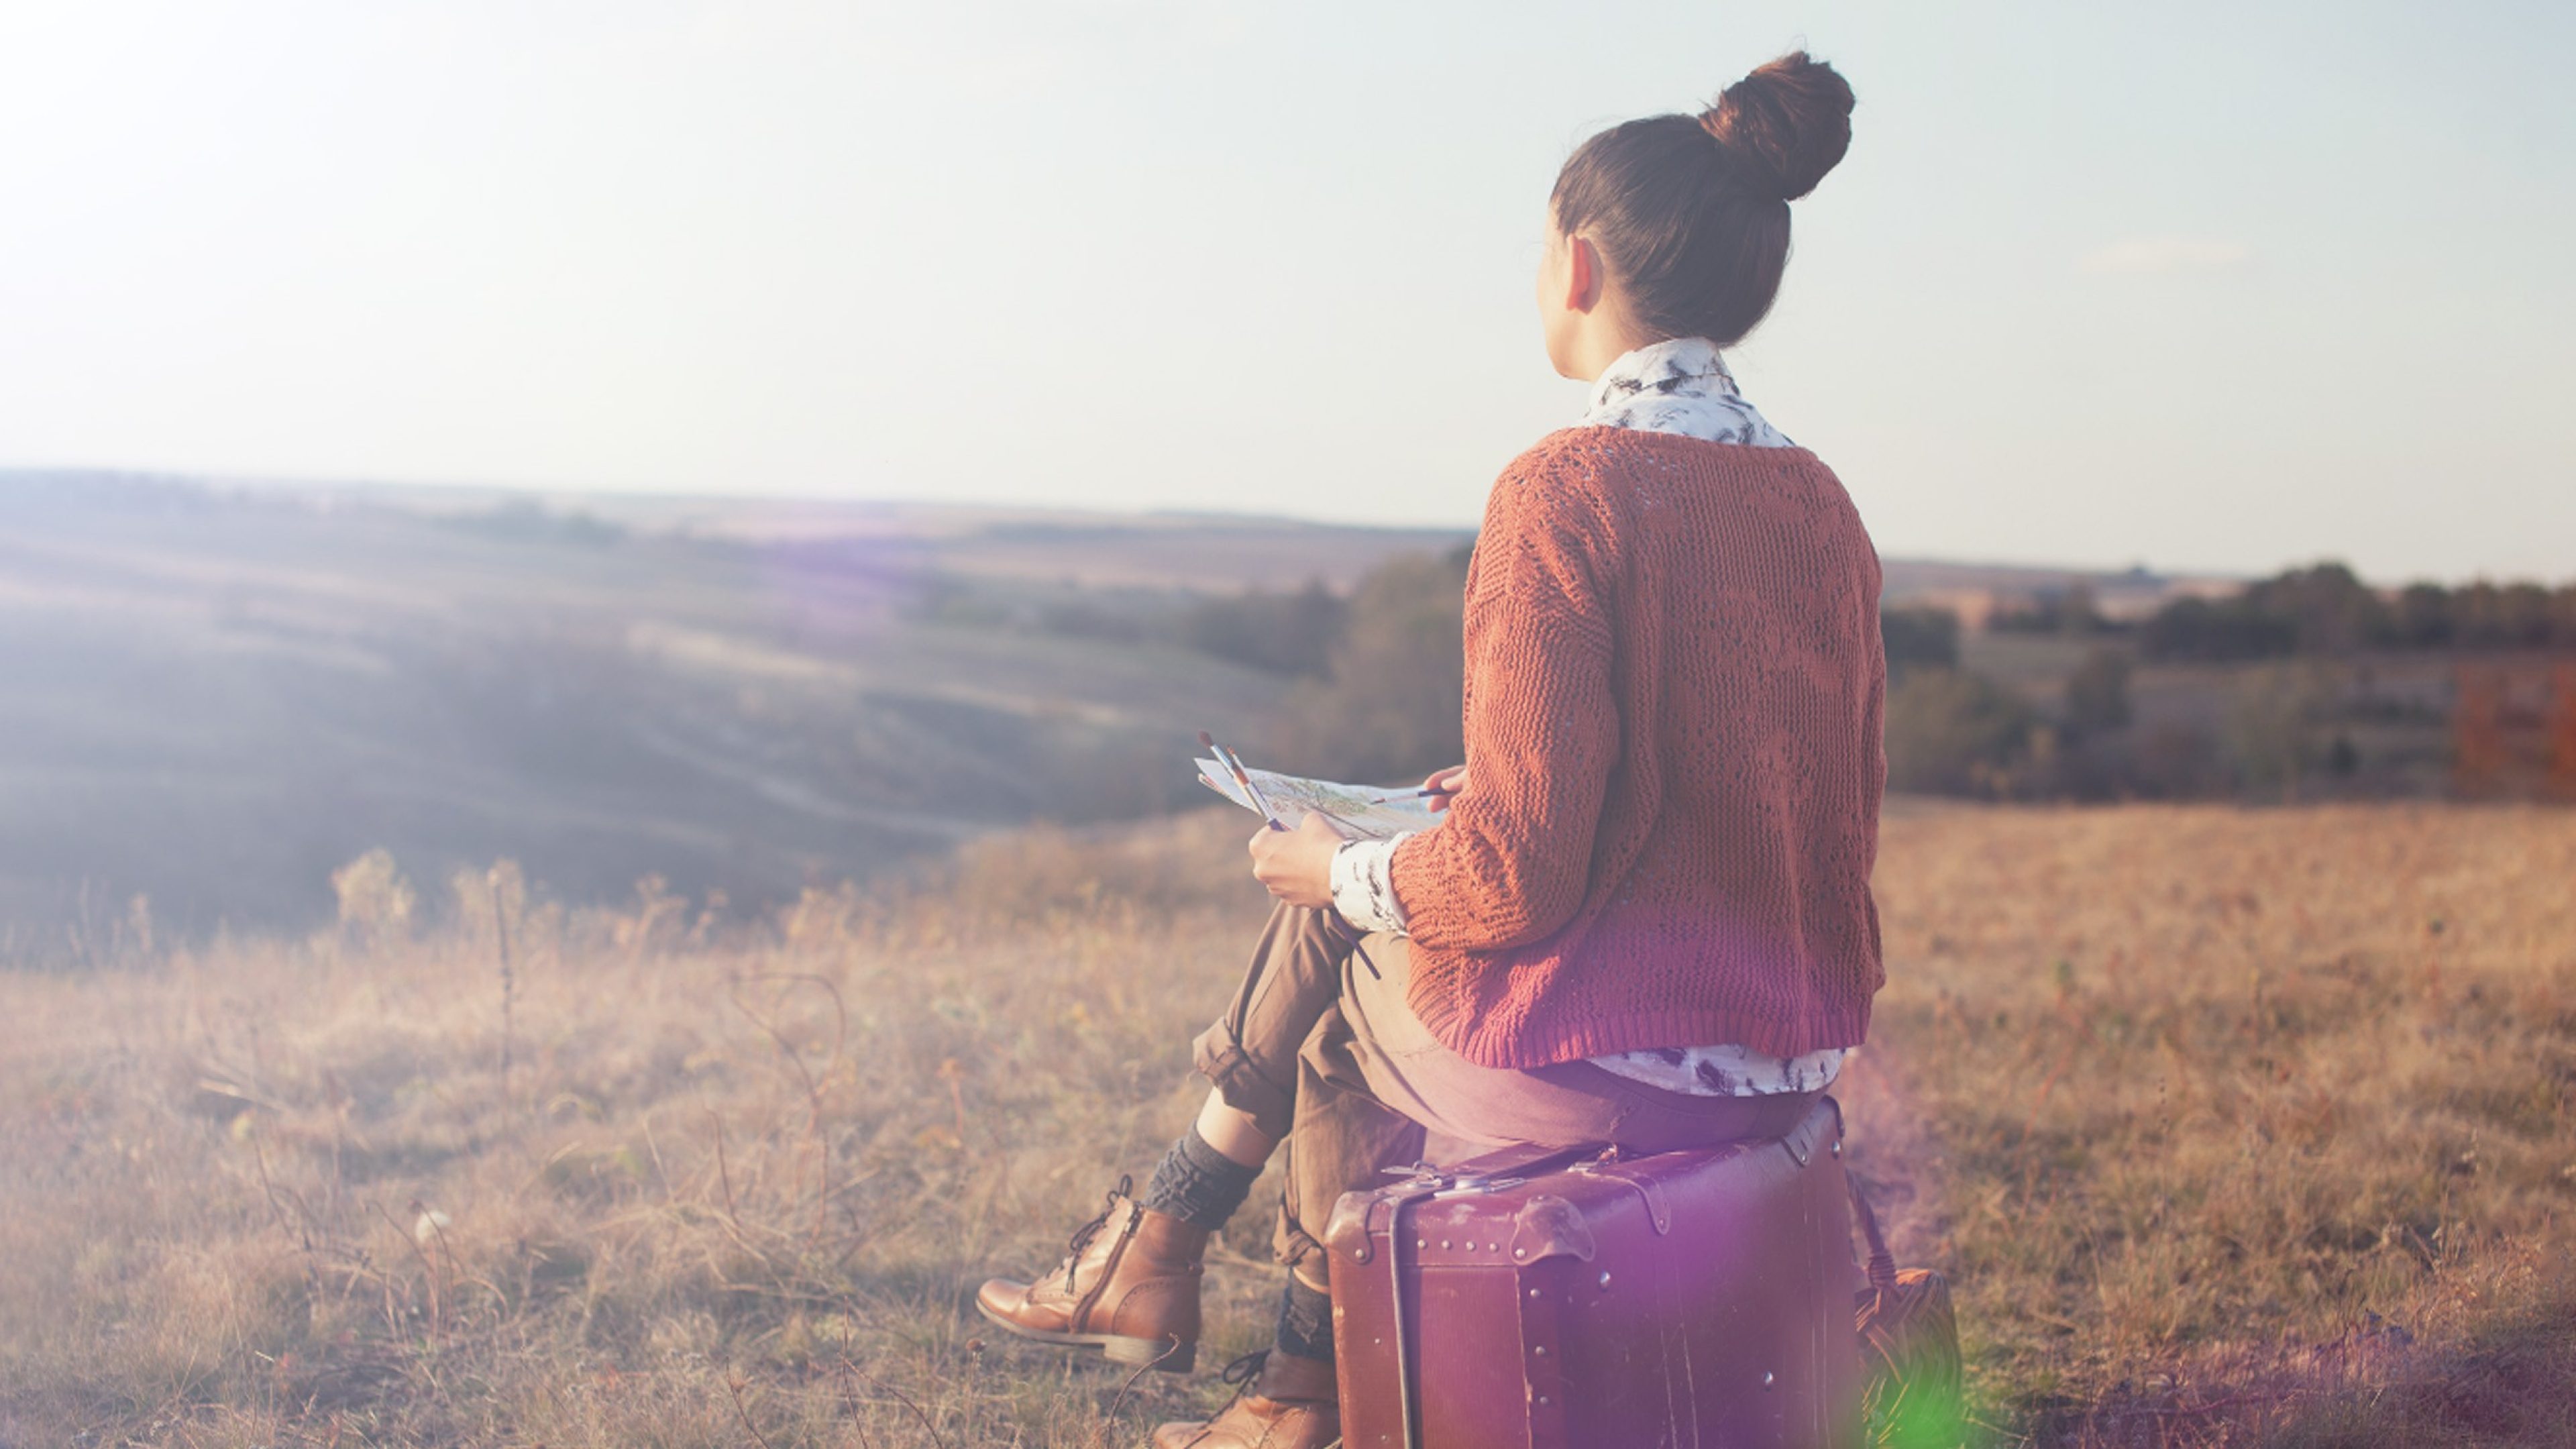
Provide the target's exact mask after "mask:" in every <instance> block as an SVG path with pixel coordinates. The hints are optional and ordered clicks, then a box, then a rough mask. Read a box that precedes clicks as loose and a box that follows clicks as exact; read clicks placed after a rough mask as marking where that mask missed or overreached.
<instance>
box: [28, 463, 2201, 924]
mask: <svg viewBox="0 0 2576 1449" xmlns="http://www.w3.org/2000/svg"><path fill="white" fill-rule="evenodd" d="M1468 538H1469V534H1468V533H1467V532H1465V531H1463V530H1438V529H1372V528H1359V527H1348V526H1334V525H1321V524H1311V523H1300V522H1295V521H1291V520H1285V519H1272V518H1251V517H1236V516H1226V515H1183V514H1151V515H1113V514H1085V513H1078V512H1071V511H1046V510H1028V509H978V508H963V507H953V506H945V505H933V504H904V503H858V502H853V503H834V502H811V501H802V502H770V501H758V500H737V499H673V498H649V497H596V496H587V495H585V496H582V497H578V498H549V497H544V496H540V495H526V494H513V493H507V492H498V491H491V490H462V489H459V490H448V489H427V488H371V487H354V486H353V487H313V486H285V485H259V484H210V483H205V482H199V481H193V480H187V479H165V478H148V477H132V476H119V475H105V474H94V473H44V472H18V473H0V670H5V671H6V677H7V679H8V680H9V687H8V688H7V689H6V690H5V691H0V949H15V950H20V951H36V952H39V953H42V952H49V951H52V950H54V949H55V948H56V947H57V946H59V945H60V943H61V942H62V941H63V940H65V939H66V934H65V931H64V927H65V925H66V923H78V922H87V923H88V925H87V927H86V928H85V929H86V930H87V931H88V933H89V936H90V937H91V938H95V937H96V935H97V934H98V932H99V931H101V930H104V929H107V928H109V926H111V925H112V924H113V923H114V922H116V921H119V920H122V919H123V918H124V917H125V915H126V913H127V911H128V909H129V904H130V902H131V900H132V898H133V897H134V896H136V895H142V896H146V897H148V898H149V901H150V909H151V911H152V913H153V914H154V916H155V917H156V918H157V920H158V921H159V923H160V926H161V928H162V929H163V930H165V931H166V930H170V929H174V928H175V929H180V930H196V931H201V930H206V929H211V928H212V927H214V926H215V925H217V924H218V923H221V922H225V921H230V922H233V923H236V924H276V923H285V922H295V921H302V920H310V919H315V918H318V917H320V916H322V915H324V914H325V913H326V912H327V911H328V910H329V909H330V907H331V895H330V891H329V888H328V885H327V877H328V874H329V872H330V871H331V870H332V869H333V868H334V867H336V866H338V865H340V864H342V863H343V862H345V861H347V860H349V859H351V858H352V857H354V856H356V855H358V854H359V853H360V852H362V851H365V850H367V849H370V848H373V847H378V846H382V847H385V848H387V849H389V850H391V851H393V852H394V854H395V855H396V857H397V858H398V859H399V860H400V861H401V862H402V863H403V865H404V867H405V868H406V869H407V870H408V871H410V872H411V873H412V874H413V875H414V877H415V878H416V879H420V880H424V881H429V882H437V881H439V880H442V879H443V878H444V877H445V875H446V874H447V872H449V871H450V870H452V869H454V868H457V867H460V866H467V865H474V866H480V865H483V864H486V863H488V862H489V861H491V860H492V859H494V858H495V857H500V856H509V857H513V858H516V859H518V860H520V861H521V862H522V863H523V864H524V865H525V866H526V867H527V868H528V870H529V871H530V873H531V874H532V875H533V876H535V877H536V878H537V879H538V880H540V881H542V882H544V883H546V884H547V885H549V886H550V887H552V888H553V889H555V890H557V891H559V892H561V893H563V894H565V895H567V896H570V897H573V898H576V899H597V898H603V897H609V896H616V895H621V894H624V893H626V892H628V891H630V890H631V889H632V887H633V885H634V883H635V882H636V881H637V880H638V879H639V878H641V877H644V876H647V875H653V874H659V875H662V876H665V877H667V878H669V880H670V881H671V882H672V884H673V885H674V886H675V887H678V888H681V889H684V890H687V891H689V892H691V893H693V894H696V893H703V892H705V891H708V890H722V891H725V892H727V893H728V894H729V895H730V896H731V897H732V898H733V899H734V900H736V901H738V902H742V903H745V904H749V903H755V902H765V901H770V900H774V899H777V898H779V897H781V896H786V895H792V894H793V893H794V892H795V891H796V890H798V889H799V888H800V887H802V886H803V885H805V884H808V883H812V882H826V881H835V880H839V879H842V878H846V877H852V876H864V875H867V874H870V873H873V872H876V871H879V870H882V869H885V868H887V867H888V866H890V865H893V864H895V863H898V862H901V861H903V860H906V859H908V858H911V857H913V856H916V855H918V854H920V853H922V852H924V851H932V850H940V849H944V848H945V847H946V846H948V845H950V844H952V843H954V842H955V841H957V840H959V839H962V838H965V837H968V836H971V835H975V834H978V833H981V832H984V831H987V830H991V829H995V828H998V827H1003V826H1009V825H1014V824H1018V823H1021V822H1024V821H1026V820H1028V819H1031V818H1033V817H1052V818H1058V819H1071V820H1083V819H1096V818H1114V817H1119V816H1128V815H1136V814H1141V813H1150V812H1154V811H1159V810H1164V809H1169V808H1172V807H1173V806H1175V805H1179V804H1184V803H1195V802H1196V801H1197V799H1198V796H1197V793H1196V792H1195V790H1194V789H1193V786H1192V783H1191V781H1190V777H1189V773H1188V771H1187V769H1186V766H1185V764H1184V760H1185V757H1186V754H1187V752H1188V750H1189V749H1190V747H1191V744H1192V735H1193V734H1194V732H1195V731H1197V730H1199V729H1201V728H1209V729H1215V730H1220V731H1226V732H1231V733H1233V734H1235V735H1237V736H1239V737H1249V736H1250V735H1251V734H1252V733H1254V732H1255V731H1256V729H1257V727H1258V725H1259V723H1260V722H1261V721H1262V720H1263V719H1264V718H1265V716H1266V715H1268V714H1269V712H1271V711H1272V710H1273V709H1274V708H1275V707H1276V706H1277V705H1278V703H1279V701H1280V700H1281V699H1282V698H1283V697H1284V695H1285V694H1286V692H1287V691H1288V690H1289V689H1291V688H1292V684H1291V682H1290V681H1289V680H1287V679H1285V678H1282V677H1281V676H1279V675H1277V674H1273V673H1267V672H1264V671H1262V670H1260V669H1255V668H1249V667H1243V666H1241V665H1239V664H1237V663H1232V662H1228V661H1227V660H1223V659H1217V658H1211V657H1209V656H1208V655H1207V654H1205V653H1202V652H1197V651H1194V650H1192V649H1190V648H1187V647H1184V645H1183V644H1182V643H1180V642H1176V640H1175V637H1174V630H1173V629H1171V628H1169V627H1166V626H1165V624H1164V623H1162V622H1158V621H1167V620H1169V619H1170V618H1172V617H1173V616H1174V614H1175V611H1178V610H1183V609H1186V608H1187V607H1188V605H1189V601H1190V600H1191V599H1193V598H1197V597H1200V596H1202V595H1207V594H1217V593H1235V592H1240V591H1242V590H1245V589H1268V590H1277V591H1286V590H1291V589H1295V588H1297V587H1300V586H1302V585H1304V584H1305V583H1306V582H1307V581H1309V580H1322V581H1324V583H1325V584H1327V585H1328V586H1330V587H1332V588H1334V589H1336V590H1347V588H1348V587H1349V586H1350V585H1351V584H1352V583H1353V582H1354V581H1356V580H1357V579H1358V578H1359V577H1360V576H1361V575H1362V574H1363V573H1365V572H1367V571H1368V570H1369V569H1371V568H1373V567H1375V566H1376V565H1378V564H1380V563H1382V562H1384V561H1386V560H1387V559H1389V558H1393V557H1396V556H1399V555H1403V554H1410V553H1439V552H1446V551H1449V550H1452V549H1455V548H1456V547H1457V546H1458V545H1460V544H1461V543H1464V542H1465V541H1467V539H1468ZM2076 577H2081V578H2083V579H2085V580H2086V581H2087V582H2088V584H2089V586H2090V587H2092V588H2093V589H2094V590H2095V592H2096V595H2097V597H2098V598H2099V599H2101V600H2102V601H2104V603H2105V606H2106V607H2109V606H2112V605H2115V604H2117V603H2118V602H2120V601H2122V600H2124V599H2128V598H2131V597H2133V596H2146V595H2150V594H2154V593H2155V592H2156V591H2158V590H2166V589H2171V588H2173V587H2177V586H2176V585H2175V584H2173V583H2172V582H2170V581H2164V580H2156V579H2150V578H2147V577H2145V576H2137V575H2113V576H2105V575H2072V574H2069V573H2067V572H2064V571H2053V570H2045V569H2002V568H1984V567H1962V566H1956V565H1945V564H1936V563H1927V562H1915V561H1902V560H1899V561H1891V563H1890V564H1889V567H1888V578H1889V591H1890V596H1891V598H1893V599H1900V600H1901V599H1904V598H1913V597H1925V598H1931V597H1939V598H1943V599H1957V598H1965V597H1968V596H1970V595H1972V594H1973V595H1976V596H1977V597H1998V598H2001V597H2021V596H2024V595H2029V594H2034V593H2038V592H2044V591H2046V590H2049V589H2053V588H2063V587H2064V586H2065V585H2066V583H2067V581H2068V580H2069V579H2070V578H2076ZM13 943H14V944H13Z"/></svg>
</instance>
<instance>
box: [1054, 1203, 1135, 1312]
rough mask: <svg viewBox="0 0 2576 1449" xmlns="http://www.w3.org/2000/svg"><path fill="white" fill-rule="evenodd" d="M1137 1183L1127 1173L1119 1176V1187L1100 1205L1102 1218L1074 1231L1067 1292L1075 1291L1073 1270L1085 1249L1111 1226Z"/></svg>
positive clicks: (1067, 1246) (1068, 1257)
mask: <svg viewBox="0 0 2576 1449" xmlns="http://www.w3.org/2000/svg"><path fill="white" fill-rule="evenodd" d="M1135 1183H1136V1180H1135V1179H1134V1178H1133V1177H1130V1176H1128V1175H1127V1174H1125V1173H1120V1174H1119V1175H1118V1185H1117V1186H1116V1187H1113V1188H1111V1189H1110V1190H1109V1193H1108V1196H1107V1198H1106V1200H1105V1201H1103V1202H1102V1203H1101V1205H1100V1216H1098V1217H1096V1218H1093V1219H1092V1220H1091V1221H1089V1222H1087V1223H1084V1224H1083V1225H1082V1226H1081V1227H1078V1228H1075V1229H1074V1230H1073V1236H1072V1237H1071V1238H1069V1239H1067V1240H1066V1242H1065V1258H1064V1291H1065V1292H1067V1293H1071V1292H1073V1291H1075V1290H1074V1285H1073V1269H1074V1265H1075V1264H1077V1263H1079V1262H1081V1261H1082V1251H1083V1249H1085V1248H1088V1247H1090V1246H1091V1240H1092V1239H1094V1238H1096V1237H1099V1236H1100V1230H1101V1229H1103V1228H1105V1227H1107V1226H1109V1219H1110V1216H1111V1215H1112V1214H1114V1213H1116V1212H1117V1211H1118V1204H1119V1202H1120V1201H1121V1200H1123V1199H1124V1198H1125V1197H1126V1196H1127V1194H1128V1191H1129V1189H1131V1188H1133V1187H1134V1186H1135Z"/></svg>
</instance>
